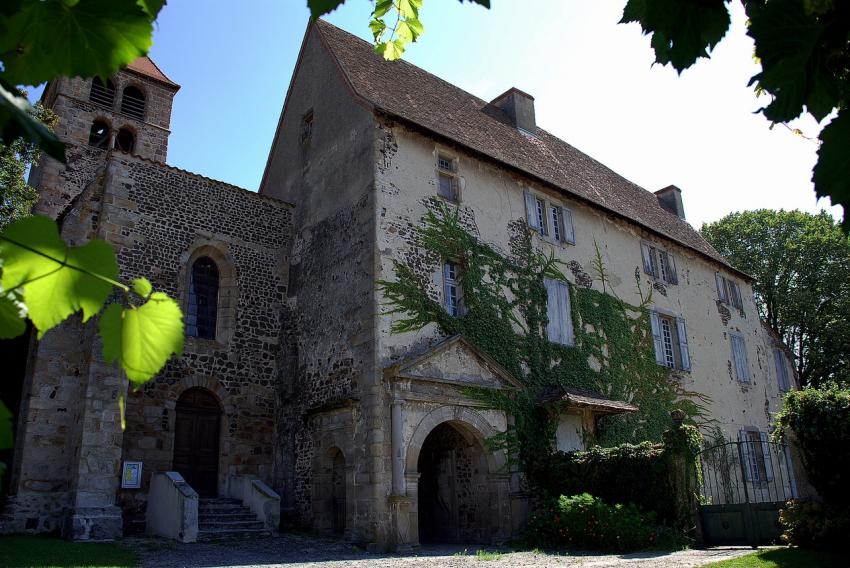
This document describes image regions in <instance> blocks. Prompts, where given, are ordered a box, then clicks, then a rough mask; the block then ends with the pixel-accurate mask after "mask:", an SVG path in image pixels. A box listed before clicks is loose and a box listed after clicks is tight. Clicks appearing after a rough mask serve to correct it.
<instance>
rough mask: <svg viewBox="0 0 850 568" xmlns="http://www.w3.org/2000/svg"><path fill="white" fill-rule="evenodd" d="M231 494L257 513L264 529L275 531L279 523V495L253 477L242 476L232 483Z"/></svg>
mask: <svg viewBox="0 0 850 568" xmlns="http://www.w3.org/2000/svg"><path fill="white" fill-rule="evenodd" d="M231 492H232V493H233V494H232V495H231V496H232V497H235V498H237V499H241V500H242V504H243V505H245V506H246V507H248V508H249V509H251V511H252V512H253V513H254V514H255V515H257V519H258V520H260V521H262V522H263V525H264V526H265V528H266V529H269V530H274V531H276V530H277V529H278V525H279V524H280V495H278V494H277V493H276V492H275V491H274V490H273V489H272V488H271V487H269V486H268V485H266V484H265V483H263V482H262V481H260V480H259V479H257V478H255V477H249V476H242V477H239V478H238V480H237V482H236V483H235V484H233V486H232V489H231Z"/></svg>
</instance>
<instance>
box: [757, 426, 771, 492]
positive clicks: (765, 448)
mask: <svg viewBox="0 0 850 568" xmlns="http://www.w3.org/2000/svg"><path fill="white" fill-rule="evenodd" d="M759 437H760V438H761V451H762V455H763V456H764V475H765V477H767V481H773V462H772V461H771V459H770V442H769V441H768V439H767V432H759Z"/></svg>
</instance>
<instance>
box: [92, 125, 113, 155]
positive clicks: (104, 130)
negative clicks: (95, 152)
mask: <svg viewBox="0 0 850 568" xmlns="http://www.w3.org/2000/svg"><path fill="white" fill-rule="evenodd" d="M108 145H109V125H108V124H107V123H106V122H105V121H103V120H95V121H94V124H92V125H91V130H90V131H89V146H92V147H94V148H99V149H101V150H105V149H106V147H107V146H108Z"/></svg>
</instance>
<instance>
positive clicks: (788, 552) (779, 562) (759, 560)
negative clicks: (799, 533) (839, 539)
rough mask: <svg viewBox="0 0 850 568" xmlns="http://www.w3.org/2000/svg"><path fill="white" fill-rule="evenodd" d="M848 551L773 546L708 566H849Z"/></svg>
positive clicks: (761, 567)
mask: <svg viewBox="0 0 850 568" xmlns="http://www.w3.org/2000/svg"><path fill="white" fill-rule="evenodd" d="M847 566H850V558H848V557H847V553H844V554H840V555H839V554H837V553H829V552H822V551H819V550H809V549H806V548H773V549H770V550H760V551H758V552H755V553H753V554H747V555H746V556H741V557H740V558H733V559H732V560H724V561H723V562H716V563H714V564H708V565H707V567H706V568H709V567H710V568H798V567H799V568H815V567H817V568H847Z"/></svg>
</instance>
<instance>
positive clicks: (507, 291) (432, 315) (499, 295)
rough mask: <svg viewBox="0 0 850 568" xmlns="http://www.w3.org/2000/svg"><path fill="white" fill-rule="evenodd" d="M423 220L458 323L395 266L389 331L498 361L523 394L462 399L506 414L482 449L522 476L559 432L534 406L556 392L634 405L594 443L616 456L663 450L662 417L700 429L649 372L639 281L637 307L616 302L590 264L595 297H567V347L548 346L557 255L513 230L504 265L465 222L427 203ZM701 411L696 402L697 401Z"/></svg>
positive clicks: (408, 272)
mask: <svg viewBox="0 0 850 568" xmlns="http://www.w3.org/2000/svg"><path fill="white" fill-rule="evenodd" d="M428 205H429V211H428V212H427V213H426V215H425V217H424V219H423V222H422V225H421V226H420V227H419V228H418V229H417V234H416V237H415V243H414V244H415V245H416V246H417V247H419V248H420V249H422V250H423V251H424V253H425V255H426V257H427V258H428V263H429V264H431V265H432V266H433V267H435V268H436V267H437V266H439V265H440V264H441V263H442V261H443V260H450V261H452V262H455V263H457V264H458V265H459V266H460V267H461V270H460V282H461V286H462V289H463V305H464V310H463V312H462V315H460V316H459V317H454V316H451V315H449V314H448V313H447V312H446V311H445V310H444V309H443V307H442V305H441V304H440V302H439V299H438V298H436V297H434V295H433V294H429V278H428V275H426V274H423V273H422V271H421V270H420V271H417V270H416V269H415V268H414V265H413V263H412V262H410V261H408V260H402V261H396V262H395V266H394V272H395V276H396V279H395V280H393V281H381V282H380V283H379V285H380V286H381V289H382V290H383V293H384V296H385V298H386V301H387V306H388V312H389V313H393V314H396V319H395V321H394V322H393V327H392V331H393V332H394V333H403V332H408V331H415V330H419V329H422V328H423V327H425V326H427V325H429V324H432V323H434V324H436V325H437V326H438V327H439V329H440V330H441V331H442V333H444V334H446V335H453V334H458V333H459V334H463V335H464V336H465V337H466V338H467V339H468V340H469V341H471V342H472V343H473V344H475V345H476V346H478V347H479V348H480V349H482V350H483V351H484V352H486V353H487V354H489V355H490V356H491V357H493V358H494V359H495V360H496V361H498V362H499V363H500V364H501V365H502V366H503V367H504V368H505V369H507V370H508V371H510V372H511V373H512V374H513V375H514V376H515V377H516V378H517V379H518V380H519V381H520V382H521V383H522V384H523V385H524V387H525V388H524V389H522V390H520V391H519V392H507V391H493V390H488V389H470V390H469V392H468V394H469V395H470V396H473V397H475V398H478V399H480V400H482V401H484V402H485V403H486V404H487V405H488V406H489V407H491V408H497V409H501V410H504V411H506V412H507V413H509V414H510V415H511V416H513V418H514V427H513V428H512V429H510V430H509V431H508V432H506V433H505V434H502V435H499V436H497V437H496V438H494V439H491V440H490V441H489V443H490V444H491V445H493V446H495V447H501V448H503V449H506V450H507V451H508V454H509V455H511V456H513V457H514V459H518V460H519V461H520V463H521V464H522V465H523V466H524V468H525V471H527V472H530V471H532V470H533V469H534V464H535V463H537V462H538V460H539V459H540V458H543V457H545V456H547V455H548V454H549V453H551V452H552V448H553V447H554V444H553V440H554V434H555V428H556V427H557V421H556V420H552V419H551V417H549V416H547V414H546V411H545V410H543V409H541V408H540V407H539V406H538V405H536V404H535V401H536V400H537V399H538V397H539V396H540V395H541V394H543V393H544V392H546V391H547V390H549V389H550V388H552V387H555V386H569V387H577V388H583V389H590V390H592V391H595V392H597V393H599V394H601V395H603V396H605V397H607V398H611V399H615V400H622V401H627V402H631V403H633V404H635V405H637V406H638V407H639V409H640V410H639V411H638V412H635V413H632V414H628V415H619V416H612V417H606V418H603V419H601V420H600V423H599V428H598V431H597V434H596V439H595V440H588V442H592V443H597V444H600V445H603V446H613V445H616V444H620V443H624V442H639V441H645V440H650V441H661V437H662V433H663V432H664V431H665V430H666V429H667V428H668V427H669V425H670V411H671V410H673V409H676V408H678V409H681V410H683V411H684V412H685V414H686V416H687V417H688V419H689V420H690V421H699V420H700V417H701V416H702V414H703V406H702V405H701V401H700V399H699V398H698V397H696V398H695V396H694V395H695V393H688V392H685V391H684V390H682V388H681V387H680V386H679V385H678V384H677V382H676V381H675V379H671V378H670V376H669V370H668V369H666V368H665V367H662V366H659V365H658V364H657V363H656V362H655V355H654V351H653V342H652V334H651V331H650V324H649V312H648V310H647V308H646V304H647V303H648V302H649V301H650V299H651V292H650V294H648V295H644V294H643V292H642V290H641V289H640V283H639V281H636V286H637V287H638V292H639V296H640V297H641V298H643V302H642V304H641V305H638V306H634V305H630V304H629V303H627V302H625V301H623V300H622V299H620V298H619V297H617V296H616V295H615V294H614V291H613V288H612V287H611V286H610V283H609V282H608V280H607V271H606V268H605V265H604V263H603V261H602V257H601V254H599V252H598V248H597V255H596V258H595V259H594V261H593V262H592V266H591V269H592V271H593V272H594V273H595V277H596V280H597V282H599V287H601V288H602V290H603V291H599V290H596V289H593V288H591V287H589V286H590V285H592V281H589V280H590V279H588V278H583V279H582V280H583V281H584V283H585V284H586V285H583V286H574V285H570V286H569V289H570V297H571V305H572V317H573V326H574V329H575V344H574V345H573V346H567V345H561V344H558V343H553V342H550V341H549V340H548V339H547V335H546V326H547V323H548V318H547V310H546V298H547V294H546V288H545V285H544V278H547V277H548V278H553V279H557V280H561V281H565V282H566V281H567V278H566V277H565V276H564V273H563V272H562V268H563V267H565V266H566V265H565V264H564V263H563V262H562V261H560V260H558V259H556V258H555V256H554V253H552V252H550V253H548V254H546V253H544V252H542V251H541V250H540V249H538V248H537V247H536V246H535V245H534V237H533V234H534V233H533V232H532V231H531V230H530V229H529V228H528V227H527V225H526V223H525V222H524V221H522V220H517V221H513V222H511V223H510V224H509V225H508V227H507V229H508V231H509V235H510V247H509V248H510V250H509V251H508V252H507V253H503V252H501V251H499V250H497V249H496V248H494V247H492V246H490V245H488V244H486V243H484V242H482V241H481V240H480V239H479V238H478V237H477V236H476V235H475V234H474V231H473V230H471V229H470V227H469V223H468V221H467V220H465V219H466V218H467V217H468V216H469V215H468V214H469V213H470V212H468V211H464V212H463V213H466V214H467V215H466V216H463V215H462V214H461V213H462V211H461V209H460V208H451V207H448V206H446V205H445V204H443V203H434V202H433V201H432V202H428ZM702 402H704V401H702Z"/></svg>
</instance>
